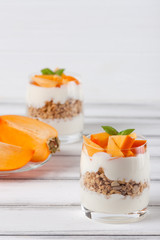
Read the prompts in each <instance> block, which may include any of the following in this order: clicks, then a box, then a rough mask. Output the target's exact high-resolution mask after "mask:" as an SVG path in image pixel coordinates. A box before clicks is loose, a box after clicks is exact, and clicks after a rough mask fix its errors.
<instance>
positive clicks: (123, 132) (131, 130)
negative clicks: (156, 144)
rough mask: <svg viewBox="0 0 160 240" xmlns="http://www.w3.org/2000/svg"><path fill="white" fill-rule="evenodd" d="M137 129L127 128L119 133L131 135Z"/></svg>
mask: <svg viewBox="0 0 160 240" xmlns="http://www.w3.org/2000/svg"><path fill="white" fill-rule="evenodd" d="M134 130H135V129H126V130H123V131H121V132H119V133H118V135H129V134H130V133H132V132H133V131H134Z"/></svg>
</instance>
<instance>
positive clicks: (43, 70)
mask: <svg viewBox="0 0 160 240" xmlns="http://www.w3.org/2000/svg"><path fill="white" fill-rule="evenodd" d="M41 73H42V74H43V75H54V74H55V72H53V71H52V70H51V69H49V68H44V69H42V70H41Z"/></svg>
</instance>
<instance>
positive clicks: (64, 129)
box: [39, 113, 83, 136]
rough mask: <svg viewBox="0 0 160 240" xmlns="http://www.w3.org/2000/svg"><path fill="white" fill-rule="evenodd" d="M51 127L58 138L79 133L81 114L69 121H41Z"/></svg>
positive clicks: (81, 125) (81, 122)
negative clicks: (55, 131) (56, 132)
mask: <svg viewBox="0 0 160 240" xmlns="http://www.w3.org/2000/svg"><path fill="white" fill-rule="evenodd" d="M39 120H40V121H43V122H45V123H47V124H49V125H51V126H52V127H54V128H55V129H56V130H57V131H58V134H59V135H60V136H62V135H71V134H76V133H81V132H82V131H83V114H82V113H80V114H78V115H77V116H76V117H73V118H71V119H63V118H61V119H41V118H39Z"/></svg>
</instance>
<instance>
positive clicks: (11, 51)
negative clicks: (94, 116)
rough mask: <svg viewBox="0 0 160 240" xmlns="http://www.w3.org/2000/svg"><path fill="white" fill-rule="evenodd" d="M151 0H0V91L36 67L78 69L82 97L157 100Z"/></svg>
mask: <svg viewBox="0 0 160 240" xmlns="http://www.w3.org/2000/svg"><path fill="white" fill-rule="evenodd" d="M159 65H160V1H159V0H129V1H128V0H76V1H75V0H0V74H1V77H0V99H1V100H3V101H4V100H6V99H11V100H12V99H13V98H14V99H18V100H21V101H24V96H25V88H26V83H27V81H28V79H27V77H28V75H29V74H30V73H32V72H35V71H38V70H39V69H41V68H43V67H47V66H48V67H51V68H53V67H55V66H60V67H65V68H67V69H68V70H70V71H73V72H77V73H79V74H81V76H82V81H83V85H84V92H85V99H86V102H107V103H108V102H111V103H112V102H122V103H125V102H132V103H135V102H136V103H139V102H141V103H142V102H149V103H150V102H159V101H160V94H159V87H160V67H159Z"/></svg>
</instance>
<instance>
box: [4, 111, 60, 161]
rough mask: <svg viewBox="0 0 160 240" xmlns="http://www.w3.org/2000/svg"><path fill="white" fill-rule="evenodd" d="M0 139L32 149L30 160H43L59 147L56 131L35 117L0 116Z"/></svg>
mask: <svg viewBox="0 0 160 240" xmlns="http://www.w3.org/2000/svg"><path fill="white" fill-rule="evenodd" d="M0 141H1V142H5V143H8V144H13V145H16V146H22V147H24V148H30V149H34V150H35V153H34V155H33V157H32V161H35V162H37V161H44V160H45V159H47V157H48V156H49V154H50V153H53V152H56V151H57V150H58V149H59V140H58V133H57V131H56V129H54V128H53V127H51V126H50V125H48V124H46V123H44V122H41V121H39V120H37V119H33V118H29V117H24V116H18V115H4V116H0Z"/></svg>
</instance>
